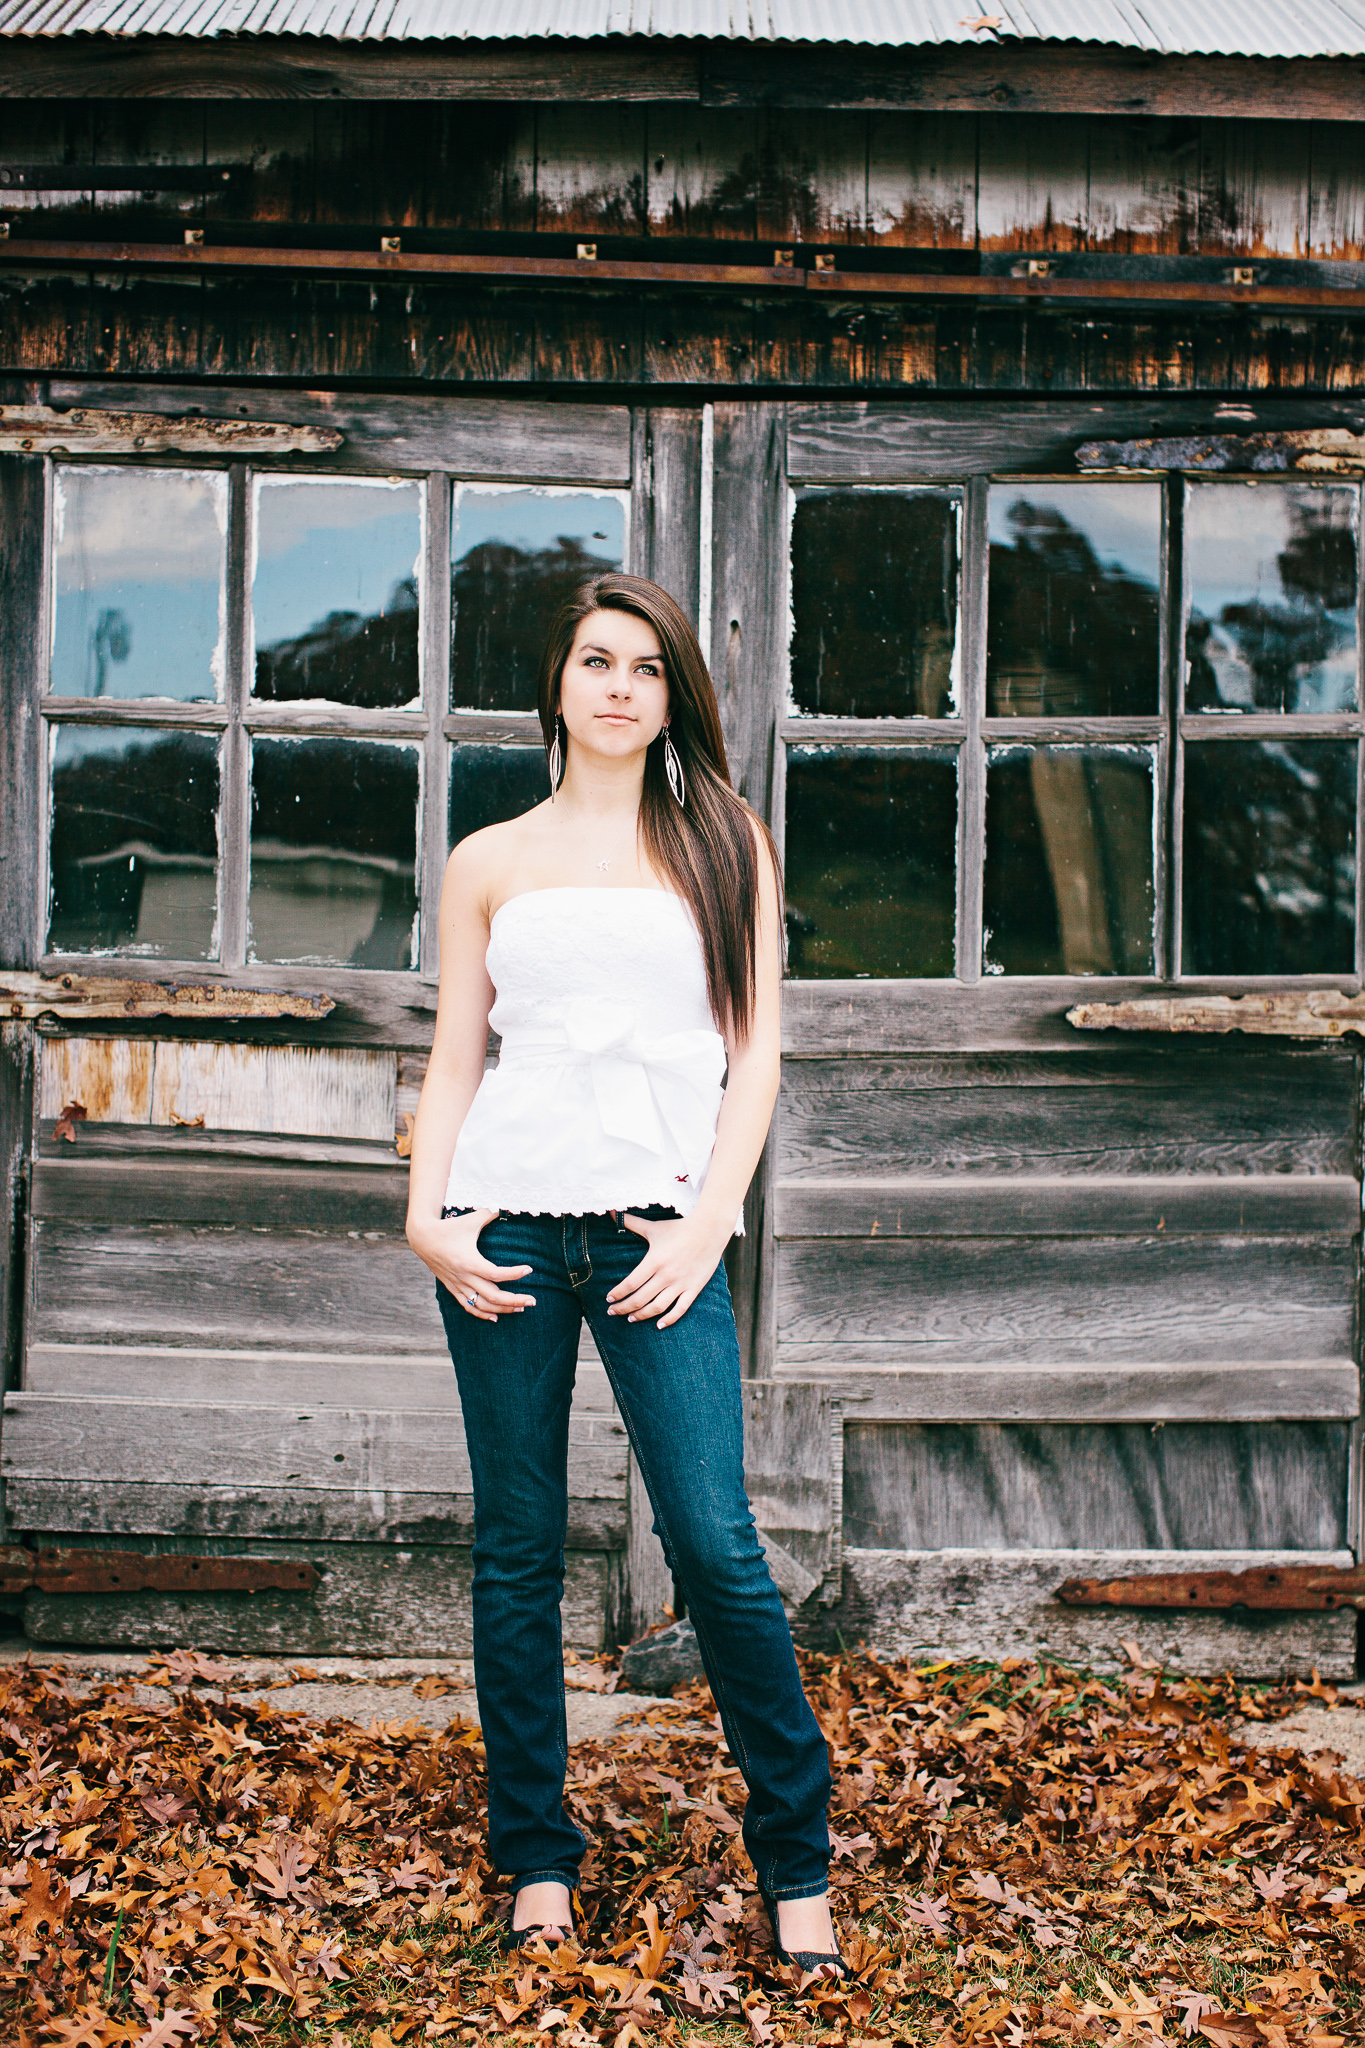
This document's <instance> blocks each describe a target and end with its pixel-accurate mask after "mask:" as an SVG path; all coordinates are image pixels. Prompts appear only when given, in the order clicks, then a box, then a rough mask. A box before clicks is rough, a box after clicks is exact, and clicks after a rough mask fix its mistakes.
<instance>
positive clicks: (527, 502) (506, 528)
mask: <svg viewBox="0 0 1365 2048" xmlns="http://www.w3.org/2000/svg"><path fill="white" fill-rule="evenodd" d="M450 550H451V554H450V559H451V586H450V596H451V625H452V631H453V633H454V651H453V655H452V660H451V671H450V701H451V705H452V707H453V708H455V709H457V710H463V711H534V710H535V708H536V682H537V677H538V673H539V668H540V655H541V649H542V648H543V646H544V644H545V636H546V633H547V632H548V630H549V626H550V621H551V619H552V618H553V616H554V614H555V612H556V611H557V610H558V608H559V606H560V605H561V604H563V603H564V601H565V599H566V598H569V597H572V595H573V593H574V591H575V590H576V589H577V588H578V586H579V584H580V583H582V582H584V581H585V580H586V579H587V578H588V577H589V576H600V575H603V574H605V573H606V572H607V571H608V570H611V569H620V568H621V567H622V566H623V564H624V562H625V559H626V507H625V503H624V500H623V497H622V495H621V494H620V493H618V492H613V491H588V490H584V491H574V490H568V489H548V488H546V489H538V490H537V489H529V488H527V489H522V490H506V491H504V490H487V489H484V488H482V487H480V486H478V485H473V484H462V485H461V486H460V487H459V489H458V490H457V493H456V500H455V512H454V519H453V522H452V528H451V539H450Z"/></svg>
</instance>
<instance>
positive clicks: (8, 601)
mask: <svg viewBox="0 0 1365 2048" xmlns="http://www.w3.org/2000/svg"><path fill="white" fill-rule="evenodd" d="M45 498H46V483H45V465H44V464H43V462H42V461H40V460H39V459H38V458H36V457H34V456H27V455H7V456H4V457H0V591H3V593H4V597H3V601H2V602H0V872H3V874H4V878H5V879H4V884H3V886H2V887H0V961H2V962H3V963H4V965H5V966H6V967H33V966H36V964H37V961H38V956H39V954H40V952H41V950H42V943H43V933H42V929H41V926H42V925H43V924H45V923H46V917H45V916H44V915H43V913H42V906H41V905H40V904H39V901H38V877H39V873H40V863H41V859H42V847H41V837H42V829H41V823H40V820H39V816H38V791H39V788H40V786H41V776H40V773H39V767H40V762H41V758H42V746H43V734H42V728H41V724H40V721H39V720H38V718H37V717H36V716H35V714H34V703H35V701H36V699H37V696H38V692H39V689H40V687H41V685H42V681H43V627H44V620H45V617H46V609H47V608H46V605H45V604H44V601H43V596H44V587H43V574H44V572H43V556H44V527H45V512H44V504H45Z"/></svg>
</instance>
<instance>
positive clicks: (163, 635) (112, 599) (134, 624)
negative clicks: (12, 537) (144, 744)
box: [52, 464, 227, 704]
mask: <svg viewBox="0 0 1365 2048" xmlns="http://www.w3.org/2000/svg"><path fill="white" fill-rule="evenodd" d="M53 518H54V525H55V532H54V536H53V542H54V546H53V553H54V563H53V629H52V689H53V691H54V693H55V694H56V695H58V696H61V697H113V698H127V697H166V698H170V699H172V700H173V701H175V702H177V703H181V704H187V703H203V702H212V701H213V699H214V698H215V697H217V696H220V695H221V694H222V678H223V616H224V598H223V564H224V559H225V549H226V541H225V536H226V533H227V478H226V477H224V476H215V475H212V474H210V473H209V472H208V471H206V470H182V469H99V468H90V469H77V468H70V469H68V468H65V467H63V466H62V465H60V464H59V465H58V467H57V471H56V478H55V485H54V490H53Z"/></svg>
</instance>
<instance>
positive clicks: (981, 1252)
mask: <svg viewBox="0 0 1365 2048" xmlns="http://www.w3.org/2000/svg"><path fill="white" fill-rule="evenodd" d="M776 1278H777V1301H778V1335H777V1343H778V1355H779V1357H780V1358H781V1359H782V1360H783V1362H784V1367H785V1368H788V1369H794V1368H798V1367H800V1366H802V1365H803V1364H804V1363H805V1362H806V1361H808V1360H811V1359H815V1358H822V1359H824V1360H825V1361H826V1362H827V1363H832V1362H833V1358H834V1357H835V1356H842V1357H843V1358H844V1359H846V1360H847V1361H848V1363H849V1364H850V1365H852V1364H859V1363H864V1362H866V1363H885V1364H886V1365H888V1366H894V1365H897V1364H899V1363H901V1362H902V1361H908V1360H910V1359H912V1358H921V1359H923V1358H927V1357H931V1356H938V1357H940V1358H943V1359H946V1360H949V1361H953V1362H956V1361H957V1360H959V1359H976V1360H981V1361H987V1360H992V1359H994V1360H1001V1361H1005V1360H1017V1361H1021V1362H1022V1361H1029V1360H1035V1359H1036V1360H1040V1361H1047V1362H1052V1361H1055V1360H1057V1359H1059V1358H1065V1359H1067V1360H1074V1361H1080V1360H1090V1361H1098V1360H1113V1361H1115V1362H1118V1363H1124V1362H1127V1361H1129V1360H1133V1361H1138V1362H1142V1361H1146V1360H1148V1359H1169V1360H1172V1361H1180V1360H1185V1359H1191V1360H1197V1359H1223V1358H1227V1357H1229V1356H1233V1357H1237V1358H1248V1359H1255V1358H1267V1359H1294V1358H1305V1359H1306V1358H1325V1357H1339V1356H1343V1355H1347V1354H1349V1353H1350V1352H1351V1350H1352V1347H1353V1344H1354V1340H1355V1332H1354V1313H1353V1310H1354V1297H1355V1285H1356V1281H1355V1258H1354V1254H1353V1252H1352V1249H1351V1247H1350V1246H1349V1245H1346V1244H1343V1243H1340V1242H1335V1241H1333V1240H1331V1239H1313V1238H1309V1239H1302V1240H1298V1239H1293V1238H1272V1239H1266V1238H1240V1237H1239V1238H1216V1237H1193V1238H1188V1237H1187V1238H1175V1237H1170V1236H1165V1235H1163V1236H1159V1237H1155V1238H1050V1239H1048V1238H1034V1239H1032V1240H1030V1241H1029V1242H1028V1243H1027V1244H1023V1243H1020V1242H1019V1241H1018V1240H1017V1239H1016V1240H1010V1239H995V1240H992V1239H989V1238H961V1239H957V1240H952V1239H943V1238H936V1239H928V1238H912V1239H906V1238H902V1239H899V1240H897V1239H890V1240H888V1241H887V1242H885V1243H882V1242H879V1241H877V1240H875V1239H874V1240H872V1241H870V1242H856V1241H855V1242H849V1241H847V1240H843V1239H824V1240H813V1241H811V1240H808V1241H805V1242H801V1243H797V1244H792V1243H790V1242H786V1243H781V1242H780V1243H779V1245H778V1248H777V1259H776ZM840 1347H845V1348H843V1349H842V1351H841V1350H840Z"/></svg>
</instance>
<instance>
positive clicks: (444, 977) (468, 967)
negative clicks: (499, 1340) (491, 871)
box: [407, 833, 535, 1322]
mask: <svg viewBox="0 0 1365 2048" xmlns="http://www.w3.org/2000/svg"><path fill="white" fill-rule="evenodd" d="M483 836H484V835H483V834H482V833H478V834H475V835H474V837H473V838H471V839H466V840H463V841H462V842H461V844H460V845H459V846H457V847H456V849H455V851H454V852H453V853H452V854H451V856H450V859H449V861H448V862H447V863H446V873H445V882H444V884H443V886H442V889H441V912H440V932H441V983H440V991H439V994H438V997H437V1004H436V1032H435V1036H434V1038H433V1041H432V1047H431V1058H430V1060H429V1061H428V1063H427V1075H426V1079H425V1081H424V1082H423V1083H422V1096H421V1100H420V1101H419V1102H418V1105H417V1120H416V1123H415V1124H414V1126H413V1133H412V1159H411V1173H410V1178H409V1181H408V1220H407V1237H408V1243H409V1244H410V1245H411V1246H412V1249H413V1250H414V1251H415V1252H416V1254H417V1256H418V1258H419V1259H421V1260H422V1261H423V1262H424V1264H426V1265H428V1266H429V1267H430V1268H431V1270H432V1272H433V1273H434V1274H435V1275H436V1277H437V1279H438V1280H442V1281H444V1282H445V1285H446V1286H447V1287H448V1288H449V1289H450V1291H451V1293H452V1294H453V1295H454V1296H455V1297H456V1299H457V1300H458V1301H459V1302H460V1303H461V1305H462V1306H463V1307H464V1308H465V1309H466V1311H467V1312H468V1313H469V1314H470V1315H475V1316H478V1317H479V1318H480V1320H481V1321H483V1322H495V1321H496V1320H497V1317H498V1315H500V1314H506V1313H507V1311H508V1310H510V1309H519V1308H526V1307H534V1305H535V1304H534V1302H533V1301H532V1299H531V1297H530V1295H528V1294H519V1295H514V1294H504V1293H503V1292H502V1291H501V1289H500V1288H499V1287H498V1286H497V1285H496V1284H495V1283H496V1282H497V1281H499V1280H515V1279H520V1278H521V1276H522V1275H523V1274H525V1273H529V1272H530V1270H531V1269H530V1267H529V1266H493V1265H490V1264H489V1262H488V1260H487V1259H485V1258H484V1257H483V1256H482V1254H481V1253H480V1251H479V1232H480V1231H481V1230H482V1229H483V1227H484V1225H485V1224H486V1223H490V1222H491V1221H492V1220H493V1217H494V1216H495V1215H496V1214H497V1211H496V1210H495V1209H475V1210H472V1211H471V1212H470V1213H469V1214H468V1215H467V1216H452V1217H450V1218H449V1219H448V1220H447V1221H445V1222H442V1220H441V1205H442V1203H443V1201H444V1199H445V1191H446V1183H447V1181H448V1180H449V1178H450V1162H451V1158H452V1156H453V1154H454V1151H455V1140H456V1139H457V1138H458V1137H459V1135H460V1129H461V1126H462V1125H463V1123H464V1120H465V1118H466V1117H467V1116H468V1114H469V1105H470V1103H471V1102H472V1101H473V1100H474V1097H475V1095H476V1093H477V1092H478V1086H479V1083H480V1081H481V1080H482V1079H483V1066H484V1055H485V1053H486V1051H487V1047H488V1012H489V1011H490V1010H491V1009H492V1007H493V984H492V982H491V981H490V980H489V979H488V968H487V965H486V961H485V956H486V954H487V952H488V895H487V888H486V885H485V877H484V861H483V857H482V856H483V853H484V849H483V848H482V846H480V845H479V843H478V842H479V841H480V840H482V838H483ZM471 1294H472V1295H473V1296H474V1297H475V1298H474V1301H473V1302H471V1301H470V1299H469V1297H470V1295H471Z"/></svg>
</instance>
